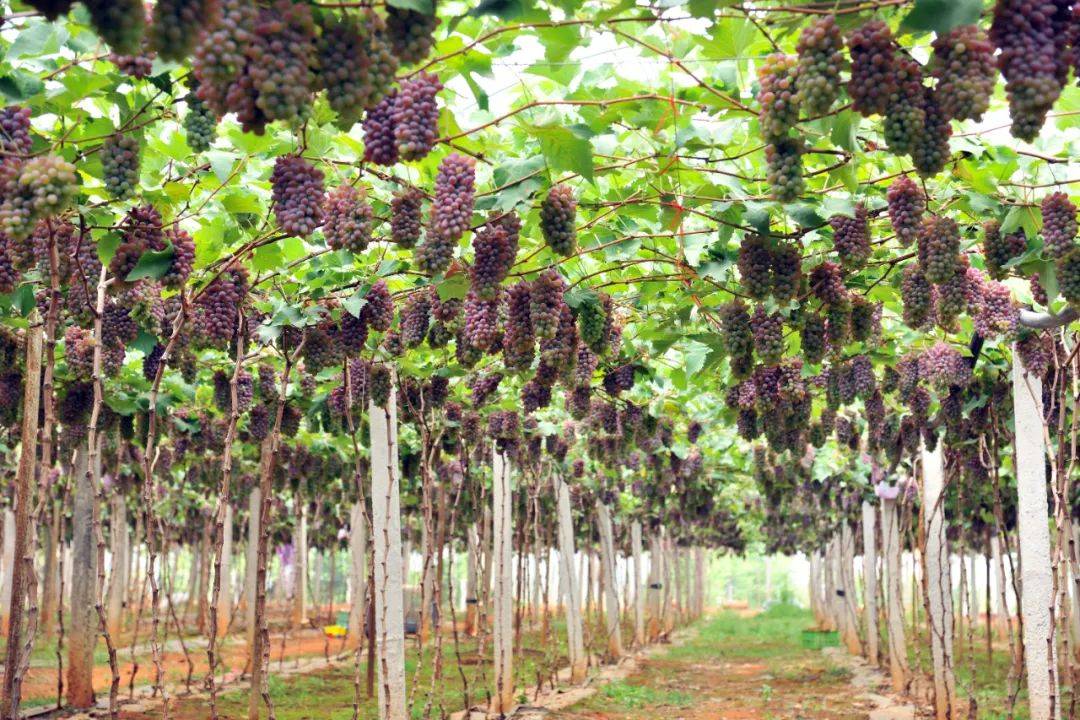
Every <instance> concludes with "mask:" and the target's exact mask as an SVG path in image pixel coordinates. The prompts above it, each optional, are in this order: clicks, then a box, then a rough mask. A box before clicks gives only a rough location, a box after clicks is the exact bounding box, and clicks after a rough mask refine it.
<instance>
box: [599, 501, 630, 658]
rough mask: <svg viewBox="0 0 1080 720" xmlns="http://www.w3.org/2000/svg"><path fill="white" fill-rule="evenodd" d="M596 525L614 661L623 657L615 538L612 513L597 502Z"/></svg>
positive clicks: (609, 640)
mask: <svg viewBox="0 0 1080 720" xmlns="http://www.w3.org/2000/svg"><path fill="white" fill-rule="evenodd" d="M596 524H597V525H598V526H599V529H600V553H601V556H602V562H603V571H604V591H605V595H606V600H605V614H606V617H607V634H608V655H609V656H611V659H612V660H613V661H617V660H618V659H619V658H621V657H622V654H623V644H622V628H621V627H620V624H619V587H618V583H617V582H616V577H615V538H614V533H613V531H612V529H611V511H609V510H608V507H607V505H605V504H604V503H603V502H601V501H600V500H597V501H596Z"/></svg>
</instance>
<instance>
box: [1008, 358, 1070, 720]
mask: <svg viewBox="0 0 1080 720" xmlns="http://www.w3.org/2000/svg"><path fill="white" fill-rule="evenodd" d="M1013 357H1014V358H1015V357H1017V356H1016V349H1015V347H1014V348H1013ZM1013 415H1014V417H1015V421H1016V432H1015V435H1014V440H1013V445H1014V446H1015V449H1016V518H1017V534H1018V536H1019V542H1018V543H1017V545H1018V546H1019V549H1020V579H1021V586H1022V587H1023V589H1024V590H1023V593H1022V595H1021V598H1020V611H1021V612H1022V613H1023V618H1024V660H1025V663H1024V664H1025V665H1026V667H1027V681H1028V704H1029V707H1030V712H1031V720H1050V719H1051V718H1060V717H1061V703H1060V695H1059V693H1058V677H1057V658H1056V655H1055V640H1054V624H1053V622H1051V617H1052V612H1053V610H1054V608H1055V605H1056V602H1057V598H1056V597H1055V595H1054V579H1053V572H1052V568H1051V564H1050V525H1049V522H1048V517H1049V509H1048V507H1047V502H1046V489H1047V482H1046V452H1045V446H1044V445H1043V411H1042V382H1041V381H1040V379H1039V378H1038V377H1037V376H1035V375H1029V374H1028V373H1027V371H1026V370H1024V368H1023V365H1022V364H1021V363H1019V362H1016V361H1014V362H1013ZM1059 529H1060V528H1059Z"/></svg>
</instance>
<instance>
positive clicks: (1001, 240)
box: [983, 203, 1075, 280]
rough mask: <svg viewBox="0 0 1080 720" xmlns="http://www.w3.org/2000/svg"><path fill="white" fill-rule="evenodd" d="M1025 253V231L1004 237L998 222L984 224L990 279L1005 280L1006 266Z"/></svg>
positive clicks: (985, 249) (1017, 231)
mask: <svg viewBox="0 0 1080 720" xmlns="http://www.w3.org/2000/svg"><path fill="white" fill-rule="evenodd" d="M1044 205H1045V203H1044ZM1044 215H1045V210H1044ZM1044 227H1045V225H1044ZM1074 228H1075V225H1074ZM1025 252H1027V235H1026V234H1025V233H1024V231H1023V230H1016V231H1015V232H1011V233H1009V234H1007V235H1002V234H1001V223H999V222H998V221H997V220H987V221H986V222H985V223H983V257H984V258H986V269H987V271H989V273H990V277H992V278H994V279H995V280H1001V279H1002V278H1004V277H1005V276H1006V275H1008V274H1009V271H1008V269H1007V268H1006V267H1005V266H1006V265H1007V264H1008V263H1009V262H1010V261H1011V260H1013V259H1015V258H1018V257H1020V256H1021V255H1023V254H1024V253H1025Z"/></svg>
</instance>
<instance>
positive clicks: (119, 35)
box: [83, 0, 146, 53]
mask: <svg viewBox="0 0 1080 720" xmlns="http://www.w3.org/2000/svg"><path fill="white" fill-rule="evenodd" d="M83 5H84V6H85V7H86V10H87V12H89V13H90V24H91V25H93V26H94V30H96V31H97V34H98V35H100V36H101V39H102V40H104V41H105V42H106V43H108V44H109V47H110V48H111V49H112V51H113V52H118V53H134V52H137V51H138V50H139V44H140V43H141V42H142V38H143V31H144V30H145V28H146V8H145V7H144V6H143V3H142V0H83Z"/></svg>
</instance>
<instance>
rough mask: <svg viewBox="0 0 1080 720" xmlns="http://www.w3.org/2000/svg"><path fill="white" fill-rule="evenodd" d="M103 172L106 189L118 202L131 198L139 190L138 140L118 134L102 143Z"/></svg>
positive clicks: (131, 136)
mask: <svg viewBox="0 0 1080 720" xmlns="http://www.w3.org/2000/svg"><path fill="white" fill-rule="evenodd" d="M102 172H103V178H104V180H105V189H106V190H107V191H108V193H109V194H110V195H111V196H112V198H114V199H117V200H124V199H125V198H130V196H131V195H132V193H133V192H135V189H136V188H138V172H139V150H138V139H137V138H135V137H134V136H133V135H124V134H122V133H117V134H114V135H110V136H109V137H107V138H106V139H105V141H104V142H102Z"/></svg>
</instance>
